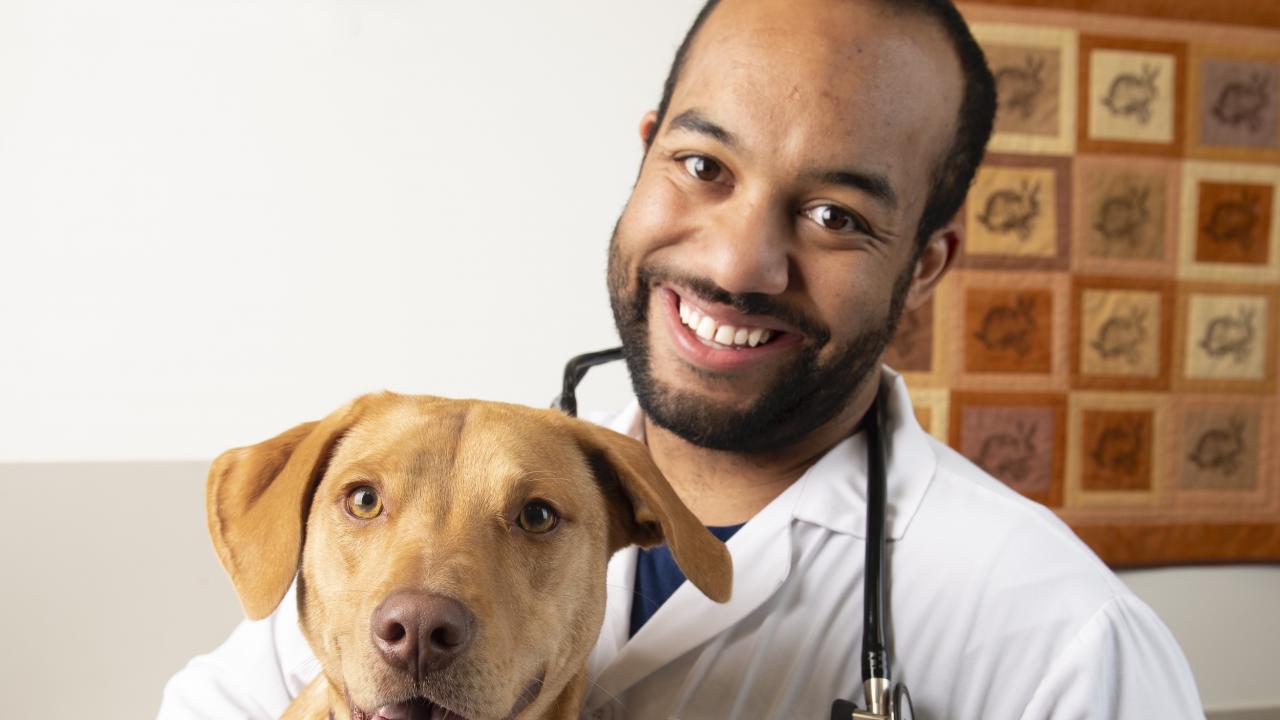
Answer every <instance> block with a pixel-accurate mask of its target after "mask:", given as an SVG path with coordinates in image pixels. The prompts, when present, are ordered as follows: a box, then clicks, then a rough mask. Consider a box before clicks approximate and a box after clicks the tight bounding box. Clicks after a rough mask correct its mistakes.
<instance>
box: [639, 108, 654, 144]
mask: <svg viewBox="0 0 1280 720" xmlns="http://www.w3.org/2000/svg"><path fill="white" fill-rule="evenodd" d="M657 134H658V111H657V110H650V111H649V112H647V113H645V114H644V117H642V118H640V142H641V144H643V145H644V149H645V152H648V151H649V146H650V145H652V144H653V139H654V138H655V137H657Z"/></svg>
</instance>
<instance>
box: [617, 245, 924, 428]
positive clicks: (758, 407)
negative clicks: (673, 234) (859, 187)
mask: <svg viewBox="0 0 1280 720" xmlns="http://www.w3.org/2000/svg"><path fill="white" fill-rule="evenodd" d="M616 232H617V231H616V229H615V238H614V240H613V242H611V243H610V249H609V274H608V277H609V304H610V305H611V306H612V308H613V319H614V323H615V324H616V325H617V327H618V335H619V336H620V337H621V338H622V347H623V351H624V354H625V356H626V360H627V369H628V371H629V372H630V373H631V385H632V387H633V388H634V390H635V393H636V398H637V400H639V402H640V407H641V408H642V409H643V410H644V412H645V414H646V415H647V416H648V417H649V419H650V420H652V421H653V422H655V423H657V424H658V426H659V427H662V428H665V429H666V430H669V431H670V432H672V433H674V434H675V435H677V436H678V437H680V438H682V439H684V440H686V441H687V442H690V443H693V444H694V445H697V446H699V447H704V448H709V449H712V450H724V451H728V452H740V453H761V452H768V451H771V450H777V449H780V448H784V447H787V446H790V445H793V444H795V443H796V442H798V441H799V440H800V439H802V438H804V437H805V436H806V435H808V434H810V433H812V432H813V431H814V430H816V429H817V428H819V427H821V426H822V425H824V424H826V423H827V422H829V421H830V420H832V419H833V418H835V417H836V416H837V415H838V414H839V413H840V412H841V411H842V410H844V409H845V407H846V406H847V405H848V404H849V401H850V400H851V399H852V398H853V395H854V394H855V393H856V392H857V391H858V390H859V389H860V388H861V387H862V386H863V385H864V384H865V383H866V381H867V380H868V379H869V377H870V376H871V375H872V372H873V371H874V370H876V369H877V368H878V367H879V363H880V357H881V355H883V353H884V350H885V348H886V347H887V346H888V344H889V341H890V340H892V339H893V333H894V331H895V330H896V329H897V325H898V320H899V318H900V317H901V315H902V308H903V304H904V303H905V301H906V297H907V291H908V290H910V288H911V277H912V270H913V269H914V268H915V262H914V261H912V262H910V263H908V264H907V268H906V270H905V271H904V272H903V273H902V274H901V275H899V276H898V278H897V279H896V280H895V281H894V286H893V292H892V295H891V296H890V299H889V311H888V313H887V315H886V316H885V317H883V318H880V319H879V320H878V321H875V322H872V323H870V325H869V326H868V327H867V328H866V329H865V330H863V331H862V332H860V333H859V334H858V335H856V336H855V337H854V338H853V339H851V340H850V341H849V342H848V343H846V344H845V345H844V346H843V347H841V348H839V350H838V352H836V354H835V357H834V358H832V359H831V360H830V361H829V362H827V363H825V364H823V363H819V362H818V354H819V352H820V351H821V350H822V348H823V347H824V346H826V345H827V344H828V343H829V342H830V338H831V333H830V331H829V330H827V329H826V328H824V327H822V326H821V324H820V323H816V322H814V321H813V320H811V319H809V318H807V317H804V316H803V315H801V314H799V313H797V312H795V311H793V310H792V309H790V308H788V307H785V306H783V305H782V304H780V303H778V302H777V301H776V300H774V299H773V297H771V296H769V295H764V294H760V293H748V294H740V295H735V294H731V293H729V292H726V291H725V290H724V289H722V288H720V287H718V286H716V285H714V284H713V283H710V282H708V281H707V280H704V279H702V278H692V277H687V276H680V275H678V274H676V273H672V272H668V271H665V270H661V269H657V268H651V267H642V268H641V269H640V271H639V277H638V278H637V283H636V286H635V290H634V294H631V295H628V288H627V278H626V276H625V273H626V270H625V268H624V267H623V262H622V259H621V258H620V257H618V250H617V239H616ZM663 281H669V282H672V283H674V284H677V285H679V286H681V287H684V288H686V289H688V290H691V291H692V292H694V293H695V294H697V296H698V297H699V298H702V299H704V300H707V301H710V302H714V303H719V304H723V305H727V306H731V307H733V308H734V309H735V310H737V311H739V312H741V313H744V314H750V315H766V316H772V317H775V318H779V319H781V320H783V321H784V322H787V323H788V324H790V325H791V326H792V327H795V328H797V329H798V330H800V331H801V333H802V334H803V335H804V340H803V343H802V345H801V348H800V352H799V354H798V356H797V357H796V358H795V359H794V360H792V361H791V362H790V363H789V364H787V365H786V366H784V367H783V368H782V369H781V370H780V371H779V372H778V375H777V379H776V380H775V381H774V382H773V383H772V384H771V385H770V386H769V387H768V388H767V389H766V390H765V391H764V392H763V393H762V394H761V395H760V397H759V398H757V399H756V401H755V402H754V403H752V405H751V406H750V407H748V408H745V409H738V408H734V407H729V406H727V405H724V404H723V403H717V402H713V401H711V400H708V399H706V398H703V397H699V396H698V395H695V394H693V393H682V392H679V391H677V390H673V389H672V388H670V387H666V386H664V385H663V384H662V383H661V382H659V381H658V380H656V379H655V378H654V377H653V373H652V363H651V358H650V348H649V321H648V320H649V318H648V314H649V304H650V303H649V298H650V295H651V293H652V291H653V287H654V286H655V284H656V283H658V282H663ZM695 371H696V369H695ZM698 372H702V374H705V375H708V376H712V374H710V373H706V372H703V371H698Z"/></svg>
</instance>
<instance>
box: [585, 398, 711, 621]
mask: <svg viewBox="0 0 1280 720" xmlns="http://www.w3.org/2000/svg"><path fill="white" fill-rule="evenodd" d="M574 427H575V431H576V433H577V435H578V439H579V443H580V445H581V446H582V449H583V451H584V452H586V454H587V459H588V461H589V462H590V463H591V469H592V471H593V472H594V473H595V474H596V478H597V480H598V481H599V482H600V484H601V487H602V488H603V489H604V491H605V497H606V498H607V499H608V501H609V505H610V512H611V513H613V514H614V522H613V523H612V525H611V526H610V528H609V552H610V553H612V552H614V551H616V550H618V549H620V548H623V547H626V546H628V545H632V544H638V545H644V546H649V545H656V544H659V543H661V542H662V541H663V540H666V543H667V546H668V547H670V548H671V554H672V556H673V557H674V558H675V561H676V563H677V564H678V565H679V566H680V569H681V570H682V571H683V572H684V574H685V577H687V578H689V580H690V582H692V583H693V584H694V585H696V586H697V587H698V589H699V590H701V591H702V592H703V594H705V595H706V596H707V597H709V598H711V599H712V600H715V601H716V602H728V600H729V595H730V593H731V592H732V590H733V560H732V558H731V557H730V555H729V550H728V549H727V548H725V546H724V543H722V542H720V540H719V539H717V538H716V536H714V535H712V534H711V533H710V531H708V530H707V529H706V528H705V527H703V525H702V523H700V522H698V518H697V517H695V516H694V514H693V513H692V512H691V511H690V510H689V508H688V507H686V506H685V504H684V503H683V502H681V501H680V498H679V497H678V496H677V495H676V492H675V490H672V489H671V485H670V484H669V483H667V479H666V478H664V477H663V476H662V471H660V470H659V469H658V466H657V465H654V464H653V459H652V458H650V457H649V451H648V449H647V448H645V446H644V445H642V444H640V443H639V442H637V441H636V440H634V439H632V438H629V437H627V436H626V435H622V434H620V433H616V432H614V431H612V430H608V429H606V428H602V427H598V426H595V425H591V424H590V423H586V422H581V421H574Z"/></svg>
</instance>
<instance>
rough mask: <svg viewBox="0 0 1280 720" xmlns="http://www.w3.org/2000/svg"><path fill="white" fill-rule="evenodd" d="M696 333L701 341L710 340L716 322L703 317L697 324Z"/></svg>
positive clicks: (713, 334)
mask: <svg viewBox="0 0 1280 720" xmlns="http://www.w3.org/2000/svg"><path fill="white" fill-rule="evenodd" d="M697 333H698V337H700V338H702V339H703V340H711V339H712V338H714V337H715V334H716V321H715V320H712V319H711V318H710V317H707V316H705V315H704V316H703V317H702V321H701V322H699V323H698V329H697Z"/></svg>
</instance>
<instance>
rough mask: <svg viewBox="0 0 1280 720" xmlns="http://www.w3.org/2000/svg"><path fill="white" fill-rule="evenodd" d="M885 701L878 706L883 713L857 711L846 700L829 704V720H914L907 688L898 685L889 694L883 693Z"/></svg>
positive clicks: (900, 684)
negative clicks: (882, 709) (883, 710)
mask: <svg viewBox="0 0 1280 720" xmlns="http://www.w3.org/2000/svg"><path fill="white" fill-rule="evenodd" d="M885 695H886V697H885V700H886V701H887V702H881V703H880V705H881V707H882V708H884V709H885V712H871V711H869V710H859V709H858V706H856V705H854V704H853V703H852V702H850V701H848V700H836V701H835V702H834V703H832V704H831V720H914V719H915V711H914V710H913V709H912V708H911V693H909V692H907V686H906V685H903V684H902V683H898V684H896V685H894V686H893V690H892V691H891V692H886V693H885Z"/></svg>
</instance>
